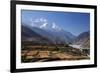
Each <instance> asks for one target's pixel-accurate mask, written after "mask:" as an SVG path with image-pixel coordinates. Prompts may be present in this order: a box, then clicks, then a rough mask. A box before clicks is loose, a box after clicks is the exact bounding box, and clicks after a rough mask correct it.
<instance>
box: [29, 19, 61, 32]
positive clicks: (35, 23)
mask: <svg viewBox="0 0 100 73" xmlns="http://www.w3.org/2000/svg"><path fill="white" fill-rule="evenodd" d="M30 25H31V26H32V27H38V28H41V29H48V30H55V31H60V30H61V28H60V27H59V26H57V25H56V23H55V22H52V23H48V20H47V19H45V18H40V19H35V20H33V19H31V24H30Z"/></svg>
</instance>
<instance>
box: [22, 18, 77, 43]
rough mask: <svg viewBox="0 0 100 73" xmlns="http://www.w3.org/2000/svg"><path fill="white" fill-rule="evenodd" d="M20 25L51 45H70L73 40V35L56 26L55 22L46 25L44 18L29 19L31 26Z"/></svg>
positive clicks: (46, 21)
mask: <svg viewBox="0 0 100 73" xmlns="http://www.w3.org/2000/svg"><path fill="white" fill-rule="evenodd" d="M22 25H24V27H27V28H28V29H30V30H32V31H33V32H35V33H37V34H38V35H40V36H42V37H43V38H46V39H48V40H50V41H51V42H53V44H62V43H71V42H72V41H73V39H74V38H75V36H74V35H73V34H71V33H70V32H68V31H65V30H63V29H62V28H60V27H59V26H57V24H56V23H55V22H51V23H48V20H47V19H44V18H40V19H35V20H33V19H31V24H25V23H22ZM22 27H23V26H22ZM23 31H24V30H23ZM28 35H29V34H28Z"/></svg>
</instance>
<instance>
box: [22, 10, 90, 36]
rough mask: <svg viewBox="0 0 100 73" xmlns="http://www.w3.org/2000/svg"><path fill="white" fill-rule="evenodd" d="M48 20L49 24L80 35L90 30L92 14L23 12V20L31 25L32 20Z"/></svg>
mask: <svg viewBox="0 0 100 73" xmlns="http://www.w3.org/2000/svg"><path fill="white" fill-rule="evenodd" d="M37 18H46V19H47V20H48V22H49V23H52V22H55V23H56V25H58V26H59V27H61V28H62V29H64V30H66V31H69V32H71V33H72V34H74V35H76V36H77V35H79V34H80V33H82V32H85V31H89V30H90V14H89V13H79V12H55V11H36V10H22V11H21V20H22V22H24V23H27V24H28V23H30V19H37Z"/></svg>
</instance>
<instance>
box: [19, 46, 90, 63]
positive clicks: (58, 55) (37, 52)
mask: <svg viewBox="0 0 100 73" xmlns="http://www.w3.org/2000/svg"><path fill="white" fill-rule="evenodd" d="M37 47H38V48H39V47H40V46H31V49H22V52H21V60H22V62H24V63H27V62H47V61H60V60H68V61H70V60H73V61H74V60H83V59H88V60H89V59H90V57H89V56H87V55H85V54H83V53H82V52H80V51H79V50H78V49H74V48H72V47H68V46H67V47H61V46H60V47H58V48H57V47H56V49H55V47H53V46H48V47H47V46H44V47H42V49H38V48H37ZM51 47H52V50H51ZM48 48H50V49H48ZM63 48H65V49H64V50H62V49H63ZM70 48H71V49H70ZM57 49H59V50H57Z"/></svg>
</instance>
